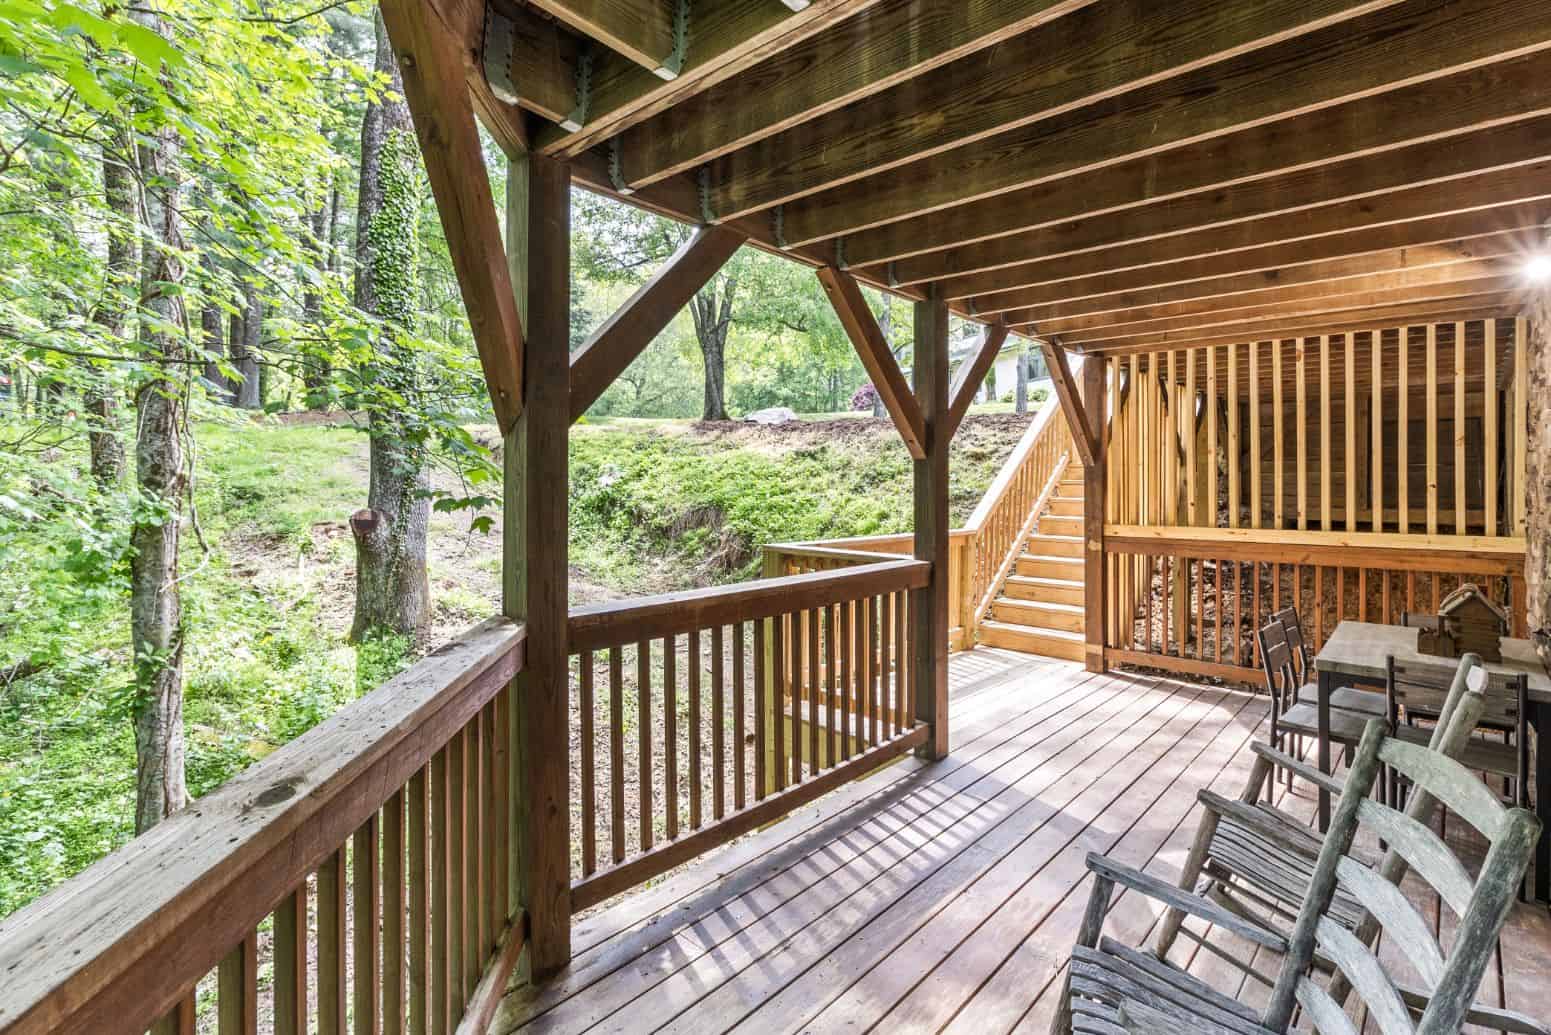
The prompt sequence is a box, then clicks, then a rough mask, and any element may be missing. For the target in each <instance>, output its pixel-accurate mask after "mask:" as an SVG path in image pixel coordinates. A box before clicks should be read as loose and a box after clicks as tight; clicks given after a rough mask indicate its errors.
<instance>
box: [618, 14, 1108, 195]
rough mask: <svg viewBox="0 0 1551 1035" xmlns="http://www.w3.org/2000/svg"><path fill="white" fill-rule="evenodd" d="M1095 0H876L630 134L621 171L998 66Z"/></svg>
mask: <svg viewBox="0 0 1551 1035" xmlns="http://www.w3.org/2000/svg"><path fill="white" fill-rule="evenodd" d="M1093 2H1094V0H1011V2H1008V3H999V4H978V5H971V6H968V7H965V8H964V9H963V10H962V11H960V12H958V13H956V15H955V16H954V17H951V18H937V17H930V16H926V15H925V14H924V13H923V11H922V7H921V4H920V3H919V0H882V2H880V3H878V4H875V5H874V6H872V7H871V8H869V9H867V10H864V11H862V12H860V13H859V14H857V15H856V16H854V17H852V18H848V19H847V20H846V21H844V22H842V23H840V24H838V25H835V26H833V27H832V28H830V29H829V31H827V32H823V33H820V34H818V35H815V36H810V37H808V38H807V39H805V40H803V41H802V42H800V43H798V44H797V45H795V46H793V47H790V48H788V49H786V50H783V51H781V52H780V53H777V54H775V55H774V56H772V57H770V58H768V59H767V60H765V61H762V62H760V64H759V65H758V66H756V67H755V68H753V69H751V70H749V72H748V73H746V74H744V75H740V76H734V77H732V78H729V79H725V80H723V81H722V82H720V83H717V84H716V85H715V86H712V87H710V88H709V89H706V90H704V91H702V92H700V93H698V94H696V95H695V96H693V97H690V98H688V99H686V100H684V101H681V102H680V103H679V104H676V105H674V106H673V107H671V108H669V109H668V110H667V111H664V112H663V113H662V114H660V115H657V116H655V117H654V118H652V119H649V120H647V121H645V122H642V123H639V124H637V125H635V126H632V127H630V128H629V129H628V130H626V131H625V132H624V133H622V134H621V135H620V136H619V140H618V153H619V158H620V169H621V173H622V175H623V178H624V179H625V181H626V182H628V183H630V184H631V185H633V186H641V185H645V184H649V183H653V182H656V181H657V180H659V179H662V178H663V177H664V176H668V175H671V174H673V173H678V172H686V171H690V170H694V169H696V168H698V167H699V166H700V165H702V164H704V163H705V162H707V161H710V160H711V159H713V158H716V157H718V156H720V155H723V154H726V153H728V152H730V151H734V150H737V149H738V148H742V147H748V146H749V145H751V144H754V143H756V142H758V141H760V140H763V139H764V138H766V137H769V136H771V135H773V134H775V133H779V132H781V131H783V130H786V129H790V128H791V127H793V126H795V125H798V124H800V123H802V122H805V121H807V120H810V119H814V118H817V117H818V116H820V115H824V114H826V113H828V112H831V111H835V110H836V109H838V108H841V107H844V106H845V105H848V104H854V103H856V102H857V101H860V100H862V99H863V98H866V97H870V96H873V95H876V94H878V93H880V92H882V91H884V90H887V89H889V88H890V87H893V86H895V85H897V84H899V83H902V82H905V81H907V80H909V79H911V78H912V77H914V76H919V75H921V74H923V73H925V72H929V71H931V70H933V69H937V68H941V67H942V66H944V65H948V64H949V63H950V62H956V61H959V60H960V59H962V58H965V57H967V56H969V55H971V54H977V53H978V52H983V51H986V50H988V49H989V48H993V47H994V48H997V50H996V51H994V52H993V53H992V54H989V55H986V60H985V61H981V60H978V59H977V60H976V61H973V62H969V63H968V64H970V65H973V66H974V67H975V68H977V69H984V67H985V65H986V64H987V63H998V64H1000V63H1002V62H1001V59H1000V57H999V55H1000V53H1001V50H1002V48H1004V47H1006V46H1009V45H1011V44H1009V42H1008V41H1009V40H1011V39H1012V38H1013V37H1015V36H1018V35H1019V34H1020V33H1024V32H1027V31H1028V30H1030V29H1032V28H1034V27H1035V26H1038V25H1040V24H1042V23H1044V22H1047V21H1050V20H1052V19H1055V18H1059V17H1061V16H1064V15H1070V13H1071V12H1072V11H1074V10H1077V9H1079V8H1081V7H1085V6H1087V5H1089V4H1091V3H1093ZM958 74H959V75H961V76H962V75H963V74H964V73H963V72H960V73H958Z"/></svg>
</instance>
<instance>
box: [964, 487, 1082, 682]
mask: <svg viewBox="0 0 1551 1035" xmlns="http://www.w3.org/2000/svg"><path fill="white" fill-rule="evenodd" d="M1082 521H1083V469H1082V467H1081V466H1080V465H1079V464H1078V463H1077V462H1076V460H1075V459H1074V460H1073V461H1072V462H1071V463H1069V464H1068V465H1067V467H1066V470H1065V472H1064V473H1063V474H1062V476H1061V481H1060V482H1059V483H1058V484H1057V485H1056V490H1055V493H1054V494H1053V495H1052V496H1051V497H1050V500H1049V502H1048V503H1047V505H1046V507H1045V509H1044V511H1043V512H1042V513H1041V514H1040V515H1039V518H1038V520H1037V521H1035V522H1034V523H1033V529H1032V531H1030V532H1029V533H1028V535H1026V536H1025V537H1024V539H1023V543H1022V550H1021V552H1020V553H1019V555H1018V557H1017V559H1016V560H1015V561H1014V562H1013V565H1012V567H1011V569H1009V571H1008V573H1007V575H1006V576H1005V577H1004V578H1003V579H1002V584H1001V585H1000V586H999V587H998V588H997V593H996V598H995V600H994V601H993V602H992V604H991V608H990V610H989V611H988V612H987V614H986V617H985V619H984V620H983V621H982V622H981V623H980V629H979V635H980V642H981V643H983V644H986V645H987V646H991V647H1005V648H1007V649H1010V650H1019V651H1025V652H1027V653H1030V654H1043V655H1045V656H1047V657H1052V658H1066V659H1068V660H1071V661H1081V660H1082V659H1083V576H1082V569H1083V562H1082V547H1083V539H1082Z"/></svg>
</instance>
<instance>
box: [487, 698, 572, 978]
mask: <svg viewBox="0 0 1551 1035" xmlns="http://www.w3.org/2000/svg"><path fill="white" fill-rule="evenodd" d="M500 699H501V695H500V693H499V691H498V692H497V693H496V696H495V697H494V698H492V699H491V701H490V703H489V704H487V705H485V708H484V714H483V715H482V716H481V717H480V721H481V722H482V723H483V739H484V743H485V750H484V754H483V756H482V757H483V762H482V765H483V766H484V773H485V775H484V777H483V778H482V779H481V780H480V788H481V795H480V801H481V805H480V808H481V809H482V810H483V813H484V817H485V818H484V821H483V822H482V824H481V826H480V829H481V831H482V832H483V834H484V844H483V845H481V846H480V847H481V856H480V857H481V859H482V860H483V863H482V865H483V867H484V882H483V885H482V891H481V894H482V898H481V901H482V902H483V904H484V907H485V909H484V915H483V923H482V924H481V929H482V930H483V931H484V936H485V939H484V947H485V951H484V955H485V957H486V958H489V957H490V956H492V955H494V953H495V949H496V946H497V945H499V944H500V941H501V931H502V929H503V928H504V927H505V926H506V898H505V887H504V884H503V880H502V875H503V874H504V873H505V872H506V860H505V859H504V858H502V856H501V854H500V844H501V840H499V839H501V838H504V837H505V836H506V826H505V824H503V823H502V822H501V813H502V812H503V811H504V808H505V802H504V801H502V800H501V798H500V796H499V795H497V794H496V788H497V787H503V786H505V785H504V784H503V783H501V782H500V781H501V777H502V774H503V770H502V768H501V764H500V763H501V760H500V756H499V744H498V742H500V741H503V740H505V738H504V737H503V736H502V735H501V730H502V727H501V725H500V723H499V721H498V719H497V716H498V714H499V703H500ZM589 768H591V767H589ZM594 804H595V805H596V803H594ZM593 833H594V837H595V838H596V834H597V831H596V830H594V832H593Z"/></svg>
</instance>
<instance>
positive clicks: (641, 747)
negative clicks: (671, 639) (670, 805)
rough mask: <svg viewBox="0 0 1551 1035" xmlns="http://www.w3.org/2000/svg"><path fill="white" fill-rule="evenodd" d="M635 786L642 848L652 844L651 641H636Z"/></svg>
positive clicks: (645, 849) (649, 847)
mask: <svg viewBox="0 0 1551 1035" xmlns="http://www.w3.org/2000/svg"><path fill="white" fill-rule="evenodd" d="M635 662H636V677H635V678H636V684H635V695H636V696H635V699H636V713H635V715H636V781H637V782H636V786H637V788H638V792H637V793H638V795H639V799H640V804H639V808H640V810H641V851H643V852H649V851H651V848H652V645H651V643H650V641H647V640H641V641H640V642H639V643H637V644H636V645H635Z"/></svg>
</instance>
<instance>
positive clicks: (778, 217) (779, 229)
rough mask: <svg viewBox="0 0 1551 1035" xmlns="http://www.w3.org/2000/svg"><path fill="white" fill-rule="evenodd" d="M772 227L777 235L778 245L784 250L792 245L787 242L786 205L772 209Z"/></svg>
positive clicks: (776, 241) (772, 230)
mask: <svg viewBox="0 0 1551 1035" xmlns="http://www.w3.org/2000/svg"><path fill="white" fill-rule="evenodd" d="M770 229H771V232H772V233H773V234H774V236H775V243H776V247H777V248H780V249H782V250H783V251H784V250H786V249H787V248H789V247H791V245H789V244H787V243H786V206H785V205H777V206H776V207H775V208H773V209H771V210H770Z"/></svg>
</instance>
